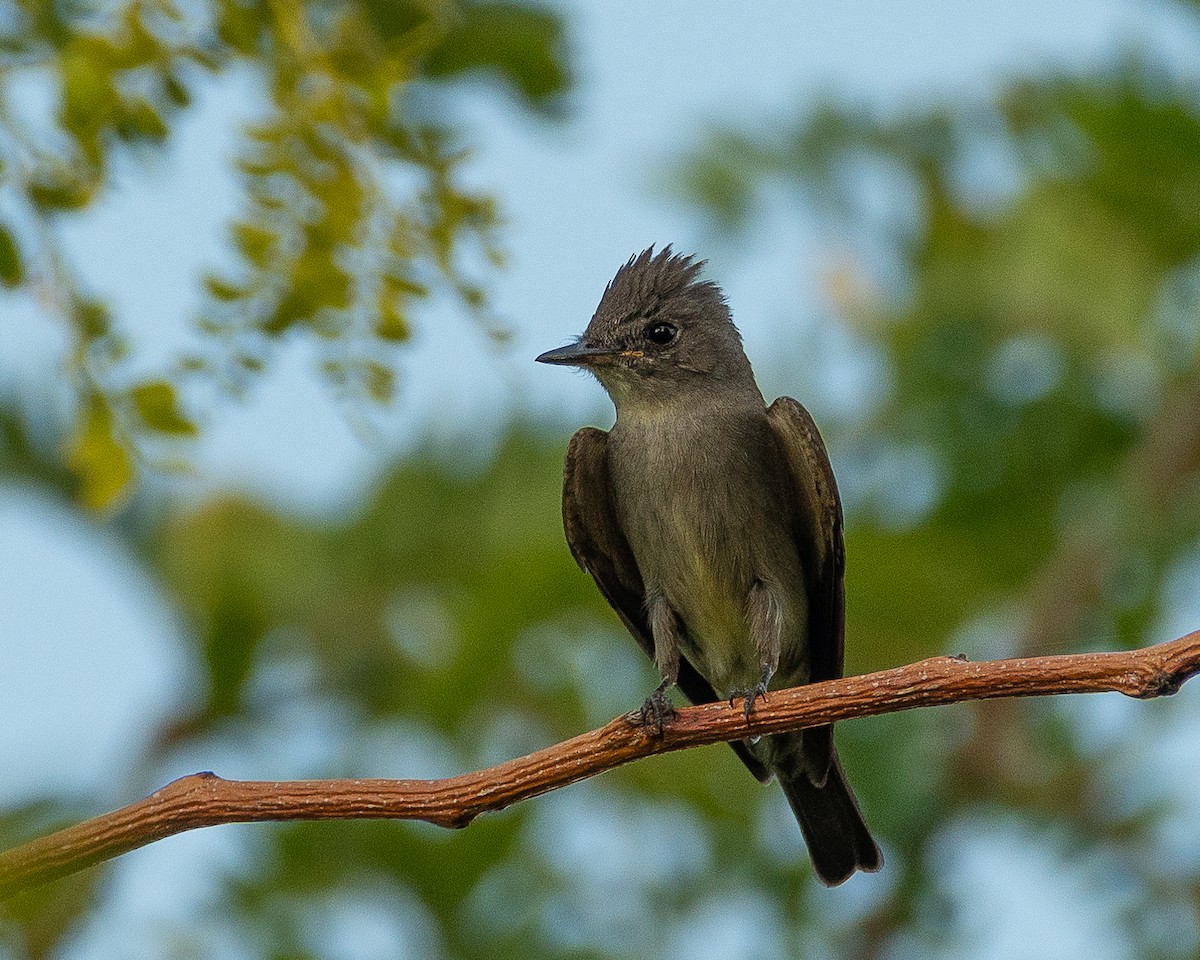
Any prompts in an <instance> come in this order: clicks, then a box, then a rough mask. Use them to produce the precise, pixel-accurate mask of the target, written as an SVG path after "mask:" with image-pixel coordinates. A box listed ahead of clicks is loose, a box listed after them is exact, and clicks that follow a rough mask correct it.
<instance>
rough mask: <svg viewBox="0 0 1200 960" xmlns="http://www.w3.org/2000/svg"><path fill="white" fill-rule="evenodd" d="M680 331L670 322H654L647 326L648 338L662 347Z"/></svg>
mask: <svg viewBox="0 0 1200 960" xmlns="http://www.w3.org/2000/svg"><path fill="white" fill-rule="evenodd" d="M676 333H678V331H677V330H676V329H675V328H674V327H673V326H671V324H669V323H652V324H650V326H648V327H647V328H646V339H647V340H649V341H650V342H651V343H657V344H658V345H659V346H660V347H661V346H664V345H666V344H668V343H670V342H671V341H672V340H674V339H675V334H676Z"/></svg>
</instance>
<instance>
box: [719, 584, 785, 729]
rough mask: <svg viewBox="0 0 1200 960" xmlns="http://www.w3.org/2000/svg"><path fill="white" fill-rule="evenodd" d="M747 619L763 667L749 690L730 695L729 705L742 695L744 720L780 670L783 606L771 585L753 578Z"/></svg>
mask: <svg viewBox="0 0 1200 960" xmlns="http://www.w3.org/2000/svg"><path fill="white" fill-rule="evenodd" d="M746 612H747V614H748V619H749V621H750V639H751V640H753V641H754V649H755V652H757V653H758V660H759V663H760V664H761V666H762V674H761V675H760V676H759V680H758V683H756V684H755V685H754V686H753V687H751V688H750V689H749V690H735V691H734V692H733V693H732V694H730V697H729V705H730V706H731V707H732V706H733V701H734V700H735V699H736V698H737V697H745V698H746V703H745V707H744V709H745V711H746V720H747V722H748V721H749V720H750V711H751V710H753V709H754V701H755V700H757V699H758V698H759V697H762V699H763V700H766V699H767V684H769V683H770V682H771V678H772V677H773V676H775V671H776V670H778V669H779V653H780V645H781V643H782V636H783V606H782V604H780V602H779V598H778V597H777V596H776V595H775V594H774V593H773V592H772V590H771V588H770V587H768V586H767V585H766V584H764V583H763V582H762V581H761V580H755V581H754V586H753V587H751V588H750V600H749V603H748V604H747V610H746Z"/></svg>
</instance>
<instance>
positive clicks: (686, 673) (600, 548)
mask: <svg viewBox="0 0 1200 960" xmlns="http://www.w3.org/2000/svg"><path fill="white" fill-rule="evenodd" d="M563 527H564V529H565V530H566V533H567V545H568V546H569V547H570V548H571V555H572V556H573V557H574V558H575V562H576V563H578V564H579V566H580V567H581V568H582V569H583V570H585V571H586V572H588V573H590V574H591V575H592V579H593V580H595V581H596V586H597V587H599V588H600V593H601V594H603V595H604V599H605V600H607V601H608V602H609V605H610V606H611V607H612V608H613V609H614V610H615V611H616V612H617V616H618V617H620V618H621V622H622V623H623V624H625V627H626V629H628V630H629V632H630V633H631V634H633V638H634V639H635V640H637V642H638V645H639V646H640V647H641V648H642V649H643V650H644V651H645V652H646V655H647V656H649V657H650V658H651V659H653V658H654V639H653V635H652V634H651V632H650V624H649V621H648V620H647V618H646V590H645V586H644V585H643V583H642V575H641V572H640V571H639V570H638V566H637V561H636V560H635V559H634V556H633V551H632V550H631V549H630V548H629V541H627V540H626V539H625V534H624V532H623V531H622V530H621V524H620V521H619V520H618V519H617V511H616V507H615V505H614V503H613V489H612V482H611V480H610V478H609V471H608V434H607V433H605V432H604V431H603V430H597V429H596V428H595V427H584V428H583V429H582V430H580V431H579V432H578V433H576V434H575V436H573V437H572V438H571V444H570V446H568V447H567V459H566V463H565V464H564V468H563ZM679 689H680V690H682V691H683V694H684V696H685V697H687V698H688V699H689V700H690V701H692V703H711V702H713V701H714V700H716V699H717V695H716V693H715V692H714V691H713V688H712V687H711V686H710V685H709V683H708V681H707V680H705V679H704V678H703V677H702V676H700V674H699V673H697V672H696V669H695V668H694V667H693V666H692V665H691V664H690V663H688V661H687V660H686V659H681V660H680V663H679ZM730 746H732V747H733V750H734V752H735V753H736V754H737V755H738V757H739V758H740V759H741V761H742V763H744V764H745V765H746V766H747V767H748V768H749V770H750V772H751V773H752V774H754V776H755V777H757V778H758V779H759V780H761V781H763V782H764V783H765V782H766V781H767V780H769V779H770V777H771V775H770V772H769V771H768V770H767V769H766V767H764V766H763V765H762V763H760V762H759V761H758V760H757V759H756V758H755V757H754V756H753V755H752V754H751V753H750V751H749V750H748V749H747V748H746V745H745V744H743V743H741V742H736V743H732V744H730Z"/></svg>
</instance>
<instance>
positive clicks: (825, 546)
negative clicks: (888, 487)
mask: <svg viewBox="0 0 1200 960" xmlns="http://www.w3.org/2000/svg"><path fill="white" fill-rule="evenodd" d="M767 419H768V420H769V421H770V424H771V429H772V431H773V432H774V434H775V437H776V439H777V440H778V441H779V445H780V449H781V451H782V453H783V457H784V460H785V462H786V463H787V466H788V470H789V472H790V473H791V478H792V487H793V490H794V491H795V497H794V499H793V501H792V502H793V505H794V507H795V510H794V519H793V534H794V536H795V540H796V547H797V549H798V550H799V551H800V557H801V561H802V562H803V564H804V576H805V580H806V582H807V588H808V607H809V609H808V616H809V656H810V658H811V661H810V679H811V680H812V681H813V682H816V681H819V680H833V679H835V678H837V677H840V676H841V675H842V661H843V657H844V644H845V632H846V592H845V583H844V578H845V572H846V548H845V545H844V543H843V539H842V501H841V498H840V497H839V496H838V489H837V481H836V480H835V479H834V476H833V467H832V465H831V464H830V463H829V454H828V453H826V452H825V443H824V441H822V439H821V434H820V432H819V431H818V430H817V425H816V424H815V423H814V422H813V418H812V417H811V416H810V415H809V413H808V411H807V410H805V409H804V407H803V406H801V405H800V404H799V403H797V402H796V401H795V400H793V399H792V398H791V397H780V398H779V399H778V400H776V401H775V402H774V403H773V404H771V406H770V407H768V408H767Z"/></svg>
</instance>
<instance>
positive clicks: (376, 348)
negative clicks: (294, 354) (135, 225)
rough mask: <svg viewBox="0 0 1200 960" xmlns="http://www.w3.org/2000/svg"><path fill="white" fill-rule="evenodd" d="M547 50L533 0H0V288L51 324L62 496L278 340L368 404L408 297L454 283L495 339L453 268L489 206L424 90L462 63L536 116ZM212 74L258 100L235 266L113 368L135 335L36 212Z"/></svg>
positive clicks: (491, 251) (139, 450)
mask: <svg viewBox="0 0 1200 960" xmlns="http://www.w3.org/2000/svg"><path fill="white" fill-rule="evenodd" d="M561 45H562V38H561V28H560V25H559V23H558V21H557V19H556V18H555V17H554V16H553V15H552V14H551V13H549V12H547V11H545V10H542V9H540V8H537V7H533V6H527V5H524V4H520V3H512V2H502V0H501V2H494V0H491V2H489V0H481V2H468V3H464V4H454V3H452V2H451V0H412V2H409V0H327V2H318V3H300V2H299V0H215V2H213V3H212V4H199V3H185V4H180V5H176V4H174V3H172V2H171V0H123V2H118V3H114V4H105V5H93V4H84V3H74V2H68V3H59V2H55V0H25V2H21V3H9V4H5V5H4V7H3V9H2V13H0V170H2V171H3V174H4V176H5V177H6V179H7V180H8V191H7V192H8V199H9V203H8V204H7V205H6V206H5V207H4V211H5V212H4V213H3V214H0V285H2V286H3V287H6V288H9V289H10V290H12V289H22V288H28V289H30V290H36V291H37V293H38V294H39V295H40V296H41V297H42V298H43V299H44V300H46V301H48V302H50V303H52V304H54V305H55V306H56V307H57V308H58V310H59V311H60V312H61V313H62V315H63V317H64V319H65V320H66V321H68V323H69V324H70V329H71V330H72V333H73V336H74V340H75V347H74V350H73V361H72V363H71V374H72V376H73V379H74V380H75V382H76V385H77V390H78V392H79V395H80V398H81V401H82V402H81V404H80V416H79V423H78V426H77V429H76V431H75V439H74V441H73V454H72V458H71V462H72V464H73V466H74V469H75V471H76V474H77V476H78V478H79V483H80V497H81V499H82V500H83V501H84V502H85V503H87V504H89V505H91V506H93V507H97V508H103V507H106V506H109V505H111V504H114V503H116V502H118V501H119V500H120V499H121V498H122V497H123V496H125V495H126V494H127V493H128V492H129V489H130V483H131V482H132V480H133V479H134V477H135V476H136V472H137V460H138V456H137V454H141V455H143V456H149V455H150V454H151V453H152V452H153V451H156V450H158V449H160V448H162V446H163V444H164V443H168V444H169V443H170V442H171V441H174V442H175V443H176V445H177V444H178V441H179V440H180V438H186V437H189V436H191V435H193V434H194V433H195V432H196V423H197V421H198V420H199V419H201V418H202V413H203V411H198V410H196V409H195V406H196V404H197V403H198V402H199V401H198V400H197V399H196V395H197V394H199V393H200V392H201V391H199V390H196V389H193V390H191V391H187V390H185V389H184V388H185V387H186V386H187V385H188V384H194V383H195V381H197V380H202V381H203V382H205V383H208V384H215V385H217V386H218V387H221V388H223V389H225V390H234V391H236V390H238V389H240V388H242V387H243V386H244V385H245V384H246V383H247V382H248V381H249V380H252V379H253V378H254V377H257V376H258V375H260V374H261V372H262V371H263V369H264V367H266V366H267V365H268V364H269V362H270V357H271V349H270V348H271V346H272V345H273V344H274V343H275V342H276V341H278V340H280V339H282V338H283V337H285V336H288V335H291V336H304V337H307V338H310V339H312V340H313V341H314V342H315V343H317V344H318V345H319V347H320V349H321V352H322V353H323V354H324V361H323V363H322V371H323V374H324V377H325V379H326V380H327V382H328V383H329V385H330V386H331V387H332V388H333V389H336V390H337V391H338V392H339V393H340V394H342V395H345V396H347V397H349V398H350V399H351V400H354V401H357V400H360V399H361V400H367V401H372V402H376V403H386V402H388V401H389V400H390V399H391V397H392V394H393V389H394V373H393V371H392V369H391V363H390V356H391V351H392V349H393V348H394V346H395V345H397V344H402V343H404V342H405V341H407V340H408V338H409V336H410V333H411V327H412V322H413V321H412V314H413V309H414V305H415V303H416V302H417V301H419V300H421V299H423V298H426V297H428V296H429V295H430V293H431V292H433V291H436V290H438V289H439V288H441V289H448V290H450V291H452V292H454V293H455V294H457V296H458V297H459V298H460V299H461V301H462V302H464V303H465V304H467V305H468V306H469V307H470V309H471V310H472V311H473V312H474V313H475V315H476V316H477V318H478V319H479V320H480V322H482V323H483V324H484V325H485V326H486V327H487V328H488V329H489V331H490V332H491V333H493V334H494V335H499V334H500V332H501V330H500V327H499V325H498V321H496V320H495V319H494V318H492V317H491V316H490V313H489V310H488V306H487V298H486V296H485V295H484V290H483V288H482V287H481V286H480V285H479V280H478V279H476V277H475V275H476V274H478V273H479V272H480V271H481V269H484V267H485V264H486V263H487V262H488V261H490V262H491V263H493V264H495V263H498V262H499V261H500V260H501V255H502V254H501V248H500V246H499V243H498V238H497V237H496V234H495V227H496V222H497V211H496V206H495V202H494V199H493V198H492V197H490V196H487V195H485V194H480V193H477V192H473V191H471V190H468V189H467V188H465V187H463V186H462V184H461V180H462V177H461V168H462V166H463V164H464V162H465V161H466V159H467V153H466V151H465V149H464V146H463V144H464V141H465V140H466V132H465V131H463V130H462V129H461V125H460V124H459V123H458V122H456V119H455V116H454V114H455V112H456V111H455V108H454V106H453V104H454V101H453V99H451V98H447V97H446V96H444V95H443V94H441V93H440V92H439V90H440V89H441V88H442V87H444V86H445V84H446V83H447V82H449V81H454V80H457V79H459V78H462V77H464V76H468V75H476V74H478V75H485V76H488V77H490V78H492V79H493V80H495V81H496V82H497V83H499V84H501V85H503V86H504V87H505V88H507V89H508V90H510V91H511V92H512V93H513V94H514V95H515V96H516V98H517V99H518V102H520V103H521V104H522V105H523V106H524V107H525V108H526V109H527V110H531V111H536V112H539V113H541V114H543V115H547V116H555V115H557V113H558V104H559V101H560V100H561V97H562V96H563V94H564V92H565V90H566V89H567V86H568V82H569V78H568V76H567V73H566V69H565V66H564V61H563V54H562V51H561ZM234 71H241V73H242V74H248V75H249V79H246V81H245V82H247V83H252V84H254V85H257V86H258V87H260V88H261V90H262V98H263V99H264V100H265V109H264V110H263V111H262V113H261V115H260V116H259V118H258V119H257V120H256V121H255V122H253V123H252V124H251V125H250V126H249V127H248V128H247V129H246V130H245V137H244V142H243V144H242V149H241V156H240V158H239V160H238V171H239V173H240V176H241V180H242V184H243V187H244V191H245V207H244V210H243V212H242V213H241V215H240V216H239V217H238V219H237V221H236V222H235V223H233V224H232V225H231V228H230V237H231V242H232V245H233V247H234V249H235V250H236V251H237V254H238V261H239V262H238V264H237V265H236V266H235V267H233V268H231V269H226V270H223V271H218V272H213V273H211V274H209V275H208V276H207V277H206V278H205V287H206V289H207V294H208V297H207V304H206V306H205V308H204V310H203V313H202V315H201V316H200V317H199V318H197V321H196V322H197V324H198V328H199V330H200V331H202V332H203V333H204V334H205V336H204V338H203V342H202V346H201V348H200V349H199V350H198V351H196V352H195V353H192V354H189V355H186V356H181V357H179V358H178V359H177V362H176V364H175V365H174V368H172V369H168V370H163V371H159V372H158V373H156V374H153V375H151V376H149V377H148V378H146V377H145V375H144V374H135V373H133V372H131V364H130V363H129V353H130V348H131V347H133V348H136V346H137V344H138V336H137V334H136V332H135V331H127V330H124V329H123V328H122V325H121V323H120V318H113V317H111V316H110V315H109V312H108V310H107V309H106V307H105V305H104V304H103V303H100V302H98V301H97V299H96V298H95V297H94V296H93V295H91V294H89V292H88V291H87V290H86V289H84V284H83V282H82V280H81V279H80V277H79V275H78V270H77V268H76V267H75V265H74V264H72V263H70V262H68V258H67V256H66V254H65V252H64V250H63V248H62V244H61V241H60V239H59V233H60V227H59V224H60V222H61V221H62V220H63V219H64V218H69V217H76V216H79V215H80V214H85V213H86V212H87V211H88V210H89V209H90V208H91V207H92V206H93V205H94V204H95V203H96V202H97V201H98V200H99V199H101V198H102V197H103V196H104V194H105V191H106V190H107V189H108V188H109V187H110V185H111V182H112V177H113V174H112V171H113V168H114V164H115V163H116V161H117V160H118V158H119V157H121V156H122V155H126V154H129V153H130V152H131V151H140V152H143V153H144V152H146V151H149V150H154V149H156V148H158V147H160V146H161V145H162V144H163V143H164V142H165V141H166V140H167V139H168V138H169V137H170V135H171V132H172V130H173V129H174V128H175V127H176V126H177V125H178V123H179V121H180V119H181V117H182V115H183V114H185V113H186V112H187V111H188V110H189V109H190V107H191V106H192V104H193V102H194V100H195V95H196V92H197V89H198V88H200V87H202V86H203V85H204V84H205V83H208V82H209V81H210V80H211V78H212V76H213V75H215V74H220V73H230V72H234ZM31 80H35V81H37V82H40V83H43V84H53V85H54V87H55V88H56V89H57V102H56V103H55V105H54V111H53V114H52V115H51V116H37V115H36V113H35V115H32V116H31V115H30V110H29V109H28V108H27V105H25V104H22V103H20V102H19V101H20V100H21V97H22V93H21V91H22V90H25V89H28V84H29V82H30V81H31ZM22 84H24V86H22ZM170 320H171V318H164V321H165V322H170ZM189 392H190V393H191V394H192V395H193V396H192V397H191V398H190V399H189V396H188V395H187V394H188V393H189Z"/></svg>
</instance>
